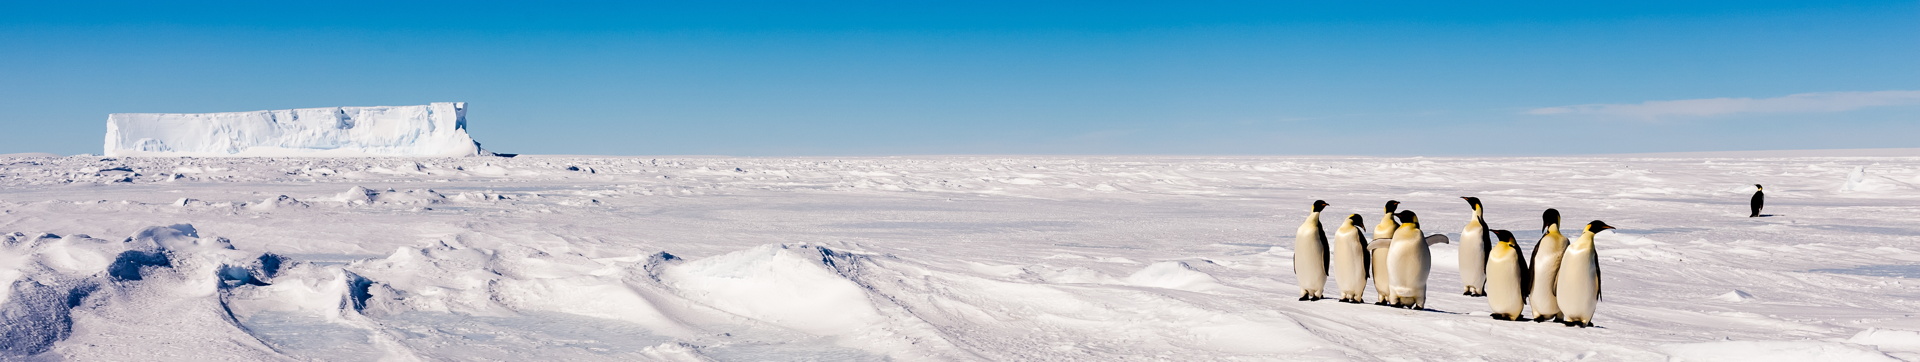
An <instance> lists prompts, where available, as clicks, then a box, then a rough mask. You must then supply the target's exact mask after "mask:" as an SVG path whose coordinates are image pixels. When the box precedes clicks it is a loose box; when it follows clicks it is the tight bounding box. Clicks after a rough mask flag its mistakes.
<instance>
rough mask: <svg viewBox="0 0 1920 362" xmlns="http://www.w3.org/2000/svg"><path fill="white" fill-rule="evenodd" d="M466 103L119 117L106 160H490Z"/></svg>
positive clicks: (111, 119)
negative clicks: (471, 126) (473, 131)
mask: <svg viewBox="0 0 1920 362" xmlns="http://www.w3.org/2000/svg"><path fill="white" fill-rule="evenodd" d="M466 107H467V104H466V103H465V102H436V103H432V104H428V105H423V106H376V107H328V108H301V109H282V110H271V111H252V112H227V113H190V114H183V113H115V114H112V115H108V116H107V135H106V148H105V155H106V156H108V157H140V156H155V157H178V156H190V157H464V156H483V155H492V153H489V152H487V151H486V150H483V149H481V148H480V143H479V142H474V140H473V138H472V137H471V136H468V135H467V118H466V117H467V116H466V114H467V110H466Z"/></svg>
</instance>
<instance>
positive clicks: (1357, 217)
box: [1347, 214, 1367, 225]
mask: <svg viewBox="0 0 1920 362" xmlns="http://www.w3.org/2000/svg"><path fill="white" fill-rule="evenodd" d="M1347 221H1352V222H1353V224H1354V225H1366V224H1367V222H1366V221H1361V220H1360V214H1347Z"/></svg>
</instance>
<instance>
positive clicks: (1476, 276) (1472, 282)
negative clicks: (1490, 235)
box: [1460, 222, 1491, 296]
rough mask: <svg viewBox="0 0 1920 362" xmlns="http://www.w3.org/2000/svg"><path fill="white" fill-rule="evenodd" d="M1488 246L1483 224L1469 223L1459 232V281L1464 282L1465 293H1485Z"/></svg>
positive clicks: (1485, 229)
mask: <svg viewBox="0 0 1920 362" xmlns="http://www.w3.org/2000/svg"><path fill="white" fill-rule="evenodd" d="M1489 246H1491V245H1488V243H1487V228H1486V227H1485V226H1484V225H1480V224H1479V223H1477V222H1476V223H1469V224H1467V229H1466V230H1465V231H1463V232H1461V233H1460V282H1461V283H1463V284H1466V287H1467V293H1466V294H1467V295H1475V296H1477V295H1485V294H1486V289H1487V249H1488V247H1489Z"/></svg>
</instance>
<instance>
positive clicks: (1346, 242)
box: [1294, 214, 1368, 303]
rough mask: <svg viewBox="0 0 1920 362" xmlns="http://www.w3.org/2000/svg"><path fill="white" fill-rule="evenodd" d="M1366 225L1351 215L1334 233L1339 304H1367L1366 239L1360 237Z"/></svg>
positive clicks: (1357, 217) (1335, 271)
mask: <svg viewBox="0 0 1920 362" xmlns="http://www.w3.org/2000/svg"><path fill="white" fill-rule="evenodd" d="M1366 225H1367V222H1366V221H1364V220H1361V219H1360V214H1350V215H1347V221H1346V222H1342V223H1340V228H1339V229H1336V231H1334V232H1333V279H1334V280H1338V281H1340V301H1342V302H1347V303H1365V302H1366V300H1365V299H1366V294H1367V267H1368V263H1367V238H1366V236H1365V235H1362V234H1361V228H1363V227H1366ZM1294 255H1300V254H1298V253H1296V254H1294Z"/></svg>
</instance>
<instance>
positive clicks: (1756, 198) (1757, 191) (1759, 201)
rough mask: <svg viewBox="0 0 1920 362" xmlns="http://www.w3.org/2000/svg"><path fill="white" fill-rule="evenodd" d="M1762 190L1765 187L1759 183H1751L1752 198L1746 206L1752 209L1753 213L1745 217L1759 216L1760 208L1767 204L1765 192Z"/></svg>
mask: <svg viewBox="0 0 1920 362" xmlns="http://www.w3.org/2000/svg"><path fill="white" fill-rule="evenodd" d="M1763 190H1765V188H1763V187H1760V184H1753V200H1751V201H1749V202H1747V204H1748V205H1747V206H1748V207H1749V208H1752V209H1753V214H1751V215H1747V217H1760V208H1761V207H1763V206H1766V204H1767V193H1766V192H1765V191H1763Z"/></svg>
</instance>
